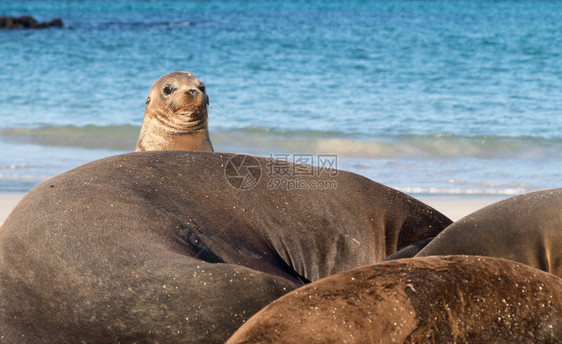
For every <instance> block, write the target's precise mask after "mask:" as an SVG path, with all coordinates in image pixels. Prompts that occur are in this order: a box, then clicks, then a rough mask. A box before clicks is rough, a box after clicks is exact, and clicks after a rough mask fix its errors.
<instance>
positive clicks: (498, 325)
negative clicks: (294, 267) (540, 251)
mask: <svg viewBox="0 0 562 344" xmlns="http://www.w3.org/2000/svg"><path fill="white" fill-rule="evenodd" d="M560 314H562V280H561V279H560V278H558V277H556V276H553V275H551V274H548V273H545V272H543V271H540V270H538V269H535V268H532V267H529V266H526V265H524V264H519V263H517V262H513V261H509V260H505V259H500V258H490V257H477V256H444V257H425V258H410V259H402V260H396V261H392V262H386V263H381V264H379V265H374V266H367V267H362V268H358V269H354V270H351V271H348V272H344V273H341V274H337V275H333V276H330V277H327V278H324V279H321V280H319V281H316V282H314V283H311V284H308V285H306V286H304V287H302V288H299V289H296V290H294V291H292V292H290V293H289V294H287V295H285V296H283V297H281V298H279V299H278V300H276V301H274V302H272V303H271V304H269V305H268V306H266V307H265V308H264V309H262V310H261V311H259V312H258V313H257V314H255V315H254V316H253V317H251V318H250V319H249V320H248V321H247V322H246V323H245V324H244V325H242V327H240V329H238V330H237V331H236V333H235V334H234V335H233V336H232V337H231V338H230V339H229V340H228V341H227V344H236V343H246V344H249V343H503V342H509V343H559V342H560V339H561V338H562V317H561V316H560Z"/></svg>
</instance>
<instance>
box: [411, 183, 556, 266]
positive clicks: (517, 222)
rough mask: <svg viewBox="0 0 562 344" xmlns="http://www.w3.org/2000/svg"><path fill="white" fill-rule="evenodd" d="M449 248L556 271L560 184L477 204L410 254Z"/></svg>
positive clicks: (451, 251) (438, 252)
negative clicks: (473, 209) (471, 210)
mask: <svg viewBox="0 0 562 344" xmlns="http://www.w3.org/2000/svg"><path fill="white" fill-rule="evenodd" d="M450 254H468V255H480V256H492V257H500V258H505V259H511V260H515V261H518V262H520V263H523V264H527V265H530V266H533V267H535V268H538V269H541V270H543V271H547V272H550V273H552V274H554V275H556V276H558V277H562V188H560V189H550V190H544V191H537V192H532V193H528V194H524V195H519V196H515V197H511V198H508V199H506V200H503V201H499V202H497V203H494V204H492V205H489V206H487V207H485V208H482V209H480V210H478V211H476V212H474V213H472V214H470V215H467V216H466V217H464V218H462V219H460V220H459V221H457V222H455V223H453V224H452V225H450V226H449V227H447V228H446V229H445V230H444V231H443V232H442V233H441V234H439V235H438V236H437V237H436V238H435V239H433V240H432V241H431V242H430V243H429V244H428V245H427V246H426V247H425V248H423V249H422V250H421V251H420V252H419V253H418V254H417V255H416V256H418V257H425V256H435V255H450Z"/></svg>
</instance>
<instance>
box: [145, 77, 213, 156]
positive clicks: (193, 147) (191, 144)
mask: <svg viewBox="0 0 562 344" xmlns="http://www.w3.org/2000/svg"><path fill="white" fill-rule="evenodd" d="M167 90H168V91H169V90H171V92H170V93H169V94H167ZM208 104H209V97H208V96H207V94H206V93H205V85H204V84H203V82H201V81H200V80H199V79H197V78H196V77H194V76H193V75H191V74H190V73H187V72H174V73H170V74H166V75H164V76H162V77H160V78H159V79H158V80H156V82H155V83H154V84H153V85H152V87H151V88H150V91H149V93H148V98H147V99H146V106H145V109H144V118H143V121H142V127H141V132H140V135H139V140H138V142H137V147H136V149H135V151H137V152H144V151H154V150H188V151H202V152H212V151H213V145H212V144H211V140H210V138H209V129H208V123H207V122H208V118H207V117H208V116H207V105H208Z"/></svg>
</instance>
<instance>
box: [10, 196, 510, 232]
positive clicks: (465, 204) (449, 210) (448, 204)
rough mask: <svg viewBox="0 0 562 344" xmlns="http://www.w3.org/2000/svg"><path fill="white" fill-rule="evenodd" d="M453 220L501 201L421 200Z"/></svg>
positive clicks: (12, 201)
mask: <svg viewBox="0 0 562 344" xmlns="http://www.w3.org/2000/svg"><path fill="white" fill-rule="evenodd" d="M23 196H24V194H0V225H1V224H2V223H3V222H4V221H5V220H6V218H7V217H8V215H9V214H10V212H11V211H12V209H13V208H14V207H15V206H16V204H17V203H18V202H19V200H20V199H21V198H22V197H23ZM420 200H421V201H423V202H425V203H427V204H429V205H430V206H432V207H434V208H435V209H437V210H439V211H440V212H442V213H443V214H445V215H447V216H448V217H449V218H450V219H451V220H453V221H456V220H458V219H460V218H461V217H463V216H465V215H468V214H470V213H472V212H474V211H476V210H478V209H480V208H483V207H485V206H487V205H489V204H492V203H494V202H497V201H499V200H500V199H499V198H498V199H496V198H455V199H447V198H420Z"/></svg>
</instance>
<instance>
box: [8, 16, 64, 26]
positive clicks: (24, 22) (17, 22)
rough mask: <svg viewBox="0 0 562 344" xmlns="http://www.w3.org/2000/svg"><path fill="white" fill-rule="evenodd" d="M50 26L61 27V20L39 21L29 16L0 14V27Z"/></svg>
mask: <svg viewBox="0 0 562 344" xmlns="http://www.w3.org/2000/svg"><path fill="white" fill-rule="evenodd" d="M50 27H62V20H60V19H59V18H55V19H52V20H50V21H47V22H43V23H39V22H37V20H35V19H34V18H33V17H30V16H21V17H19V18H16V17H5V16H0V29H46V28H50Z"/></svg>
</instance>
